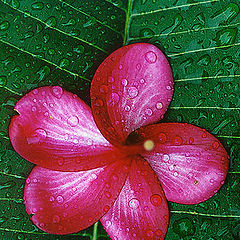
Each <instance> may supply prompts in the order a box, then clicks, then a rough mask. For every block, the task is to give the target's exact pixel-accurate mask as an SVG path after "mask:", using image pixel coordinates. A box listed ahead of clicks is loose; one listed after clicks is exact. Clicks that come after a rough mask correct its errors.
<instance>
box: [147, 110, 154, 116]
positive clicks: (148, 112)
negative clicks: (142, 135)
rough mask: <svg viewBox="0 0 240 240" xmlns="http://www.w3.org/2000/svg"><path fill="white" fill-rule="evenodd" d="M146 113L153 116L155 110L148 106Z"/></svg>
mask: <svg viewBox="0 0 240 240" xmlns="http://www.w3.org/2000/svg"><path fill="white" fill-rule="evenodd" d="M145 113H146V114H147V115H148V116H152V114H153V111H152V109H150V108H148V109H146V111H145Z"/></svg>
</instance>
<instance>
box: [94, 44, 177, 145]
mask: <svg viewBox="0 0 240 240" xmlns="http://www.w3.org/2000/svg"><path fill="white" fill-rule="evenodd" d="M172 94H173V78H172V71H171V68H170V65H169V63H168V61H167V59H166V57H165V56H164V54H163V53H162V52H161V51H160V50H159V49H158V48H157V47H155V46H154V45H151V44H147V43H136V44H132V45H128V46H124V47H122V48H120V49H118V50H116V51H115V52H113V53H112V54H111V55H110V56H109V57H107V58H106V59H105V61H104V62H103V63H102V64H101V65H100V66H99V68H98V70H97V71H96V74H95V75H94V77H93V81H92V86H91V101H92V109H93V115H94V118H95V121H96V124H97V125H98V127H99V129H100V131H101V132H102V134H103V135H104V136H105V137H106V139H108V140H109V141H110V142H111V143H112V144H114V145H119V144H123V143H124V142H125V140H126V137H127V136H128V134H129V133H131V132H132V131H133V130H135V129H137V128H139V127H141V126H144V125H147V124H150V123H154V122H156V121H158V120H160V119H161V118H162V117H163V114H164V113H165V111H166V110H167V107H168V105H169V103H170V101H171V98H172Z"/></svg>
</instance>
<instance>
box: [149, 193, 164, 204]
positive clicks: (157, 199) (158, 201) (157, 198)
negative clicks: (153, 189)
mask: <svg viewBox="0 0 240 240" xmlns="http://www.w3.org/2000/svg"><path fill="white" fill-rule="evenodd" d="M150 201H151V203H152V205H153V206H160V204H161V203H162V198H161V196H160V195H158V194H153V195H152V196H151V197H150Z"/></svg>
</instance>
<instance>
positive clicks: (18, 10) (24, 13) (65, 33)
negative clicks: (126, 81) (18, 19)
mask: <svg viewBox="0 0 240 240" xmlns="http://www.w3.org/2000/svg"><path fill="white" fill-rule="evenodd" d="M1 1H2V0H1ZM2 2H3V1H2ZM3 3H5V4H6V5H8V6H9V7H11V8H12V9H14V10H16V11H17V12H20V13H21V14H23V15H26V16H28V17H30V18H32V19H34V20H36V21H38V22H41V23H42V24H44V25H45V26H46V27H48V28H51V29H53V30H55V31H57V32H60V33H62V34H64V35H66V36H68V37H71V38H74V39H76V40H78V41H81V42H83V43H85V44H87V45H89V46H91V47H94V48H96V49H98V50H100V51H102V52H104V53H107V51H106V50H104V49H102V48H101V47H99V46H97V45H95V44H93V43H91V42H88V41H86V40H84V39H81V38H79V37H76V36H73V35H71V34H69V33H67V32H64V31H62V30H60V29H58V28H55V27H52V26H50V25H48V24H47V23H46V22H44V21H43V20H41V19H39V18H37V17H34V16H32V15H31V14H29V13H27V12H24V11H22V10H20V9H18V8H15V7H13V6H11V5H10V4H8V3H6V2H3Z"/></svg>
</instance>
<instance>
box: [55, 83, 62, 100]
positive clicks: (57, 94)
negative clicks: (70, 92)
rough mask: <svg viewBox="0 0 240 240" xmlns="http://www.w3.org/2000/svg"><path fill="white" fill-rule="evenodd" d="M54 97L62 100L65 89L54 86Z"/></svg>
mask: <svg viewBox="0 0 240 240" xmlns="http://www.w3.org/2000/svg"><path fill="white" fill-rule="evenodd" d="M52 95H53V96H54V97H56V98H58V99H60V98H61V97H62V95H63V89H62V88H61V87H59V86H54V87H53V88H52Z"/></svg>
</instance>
